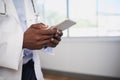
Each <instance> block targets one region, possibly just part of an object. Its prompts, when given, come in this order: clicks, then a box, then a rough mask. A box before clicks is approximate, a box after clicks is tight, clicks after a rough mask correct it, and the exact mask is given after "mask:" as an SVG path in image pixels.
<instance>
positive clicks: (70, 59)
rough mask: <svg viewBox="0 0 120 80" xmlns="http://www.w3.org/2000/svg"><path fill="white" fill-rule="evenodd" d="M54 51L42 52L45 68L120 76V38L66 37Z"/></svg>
mask: <svg viewBox="0 0 120 80" xmlns="http://www.w3.org/2000/svg"><path fill="white" fill-rule="evenodd" d="M54 53H55V55H54V56H50V55H46V54H40V58H41V65H42V67H43V68H46V69H53V70H60V71H67V72H75V73H84V74H94V75H100V76H109V77H119V78H120V40H112V39H99V38H70V39H69V38H64V39H63V40H62V42H61V43H60V44H59V45H58V46H57V47H56V48H55V49H54Z"/></svg>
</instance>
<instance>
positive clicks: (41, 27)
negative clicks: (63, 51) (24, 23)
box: [23, 23, 63, 50]
mask: <svg viewBox="0 0 120 80" xmlns="http://www.w3.org/2000/svg"><path fill="white" fill-rule="evenodd" d="M46 28H47V26H46V25H45V24H43V23H38V24H33V25H31V26H30V27H29V28H28V29H27V30H26V31H25V32H24V39H23V48H27V49H31V50H37V49H42V48H44V47H45V46H48V47H56V46H57V45H58V44H59V42H60V41H61V36H62V35H63V33H62V31H61V30H58V29H56V28H53V29H46Z"/></svg>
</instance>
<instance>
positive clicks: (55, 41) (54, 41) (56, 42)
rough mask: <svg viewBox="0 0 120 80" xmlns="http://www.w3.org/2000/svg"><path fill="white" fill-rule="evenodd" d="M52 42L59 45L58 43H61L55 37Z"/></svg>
mask: <svg viewBox="0 0 120 80" xmlns="http://www.w3.org/2000/svg"><path fill="white" fill-rule="evenodd" d="M50 41H51V43H53V44H55V45H57V44H58V43H59V41H58V40H56V39H54V38H51V40H50Z"/></svg>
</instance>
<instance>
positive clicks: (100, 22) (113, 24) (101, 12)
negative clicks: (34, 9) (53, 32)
mask: <svg viewBox="0 0 120 80" xmlns="http://www.w3.org/2000/svg"><path fill="white" fill-rule="evenodd" d="M119 3H120V0H42V1H41V0H38V2H37V5H38V13H39V19H40V20H41V19H42V21H44V22H45V23H46V24H49V25H50V26H52V25H55V24H57V23H59V22H61V21H63V20H64V19H66V18H70V19H72V20H74V21H76V22H77V24H76V25H74V26H72V27H71V28H69V29H68V30H66V31H64V36H65V37H91V36H97V37H99V36H104V37H111V36H120V5H119Z"/></svg>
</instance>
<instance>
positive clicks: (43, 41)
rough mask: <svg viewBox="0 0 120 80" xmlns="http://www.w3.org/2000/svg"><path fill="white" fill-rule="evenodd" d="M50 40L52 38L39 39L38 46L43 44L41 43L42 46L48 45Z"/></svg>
mask: <svg viewBox="0 0 120 80" xmlns="http://www.w3.org/2000/svg"><path fill="white" fill-rule="evenodd" d="M50 40H51V39H47V40H42V41H38V42H37V45H38V46H41V45H42V46H45V45H47V44H48V43H50Z"/></svg>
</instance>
